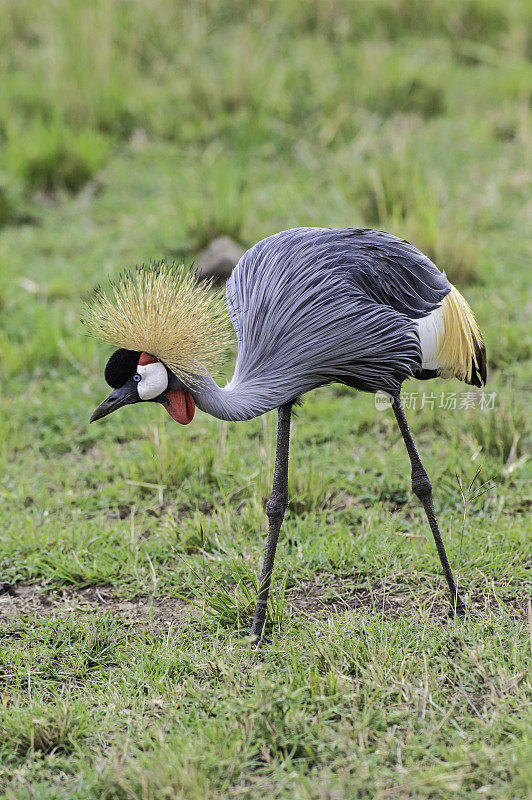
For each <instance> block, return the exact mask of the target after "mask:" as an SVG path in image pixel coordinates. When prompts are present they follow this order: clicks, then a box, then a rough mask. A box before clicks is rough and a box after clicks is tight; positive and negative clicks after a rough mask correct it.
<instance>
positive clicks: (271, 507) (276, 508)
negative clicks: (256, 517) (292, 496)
mask: <svg viewBox="0 0 532 800" xmlns="http://www.w3.org/2000/svg"><path fill="white" fill-rule="evenodd" d="M287 508H288V497H275V498H270V499H269V500H268V502H267V503H266V514H267V515H268V517H282V516H283V515H284V512H285V511H286V509H287Z"/></svg>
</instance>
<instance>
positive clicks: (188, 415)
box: [139, 353, 196, 425]
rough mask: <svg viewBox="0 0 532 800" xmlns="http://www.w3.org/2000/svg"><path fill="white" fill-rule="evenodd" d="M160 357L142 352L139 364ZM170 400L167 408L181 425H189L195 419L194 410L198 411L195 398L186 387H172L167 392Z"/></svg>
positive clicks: (148, 362) (150, 361) (151, 361)
mask: <svg viewBox="0 0 532 800" xmlns="http://www.w3.org/2000/svg"><path fill="white" fill-rule="evenodd" d="M158 360H159V359H158V358H156V357H155V356H151V355H149V353H142V354H141V356H140V358H139V366H145V365H146V364H155V363H156V362H157V361H158ZM165 395H166V398H167V400H168V405H165V408H166V410H167V411H168V413H169V414H170V416H171V417H172V419H175V421H176V422H179V423H181V425H188V424H189V422H192V420H193V419H194V412H195V411H196V404H195V402H194V398H193V397H192V395H191V394H190V393H189V392H186V391H185V390H184V389H170V391H169V392H165Z"/></svg>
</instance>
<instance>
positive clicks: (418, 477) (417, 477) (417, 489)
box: [412, 472, 432, 502]
mask: <svg viewBox="0 0 532 800" xmlns="http://www.w3.org/2000/svg"><path fill="white" fill-rule="evenodd" d="M412 491H413V492H414V494H415V495H416V497H417V498H418V499H419V500H421V502H423V501H424V500H426V499H427V498H429V497H430V496H431V495H432V484H431V482H430V480H429V478H428V475H426V473H424V472H423V473H418V474H415V473H412Z"/></svg>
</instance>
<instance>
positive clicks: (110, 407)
mask: <svg viewBox="0 0 532 800" xmlns="http://www.w3.org/2000/svg"><path fill="white" fill-rule="evenodd" d="M139 402H140V397H139V393H138V391H137V384H136V383H135V381H133V380H129V381H127V382H126V383H125V384H124V385H123V386H121V387H120V388H119V389H114V390H113V391H112V392H111V394H110V395H108V396H107V397H106V398H105V400H104V401H103V403H100V405H99V406H98V408H97V409H95V410H94V411H93V414H92V416H91V418H90V422H96V420H97V419H102V417H106V416H107V415H108V414H112V413H113V411H116V409H117V408H121V407H122V406H127V405H131V403H139Z"/></svg>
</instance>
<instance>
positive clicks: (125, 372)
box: [104, 347, 141, 389]
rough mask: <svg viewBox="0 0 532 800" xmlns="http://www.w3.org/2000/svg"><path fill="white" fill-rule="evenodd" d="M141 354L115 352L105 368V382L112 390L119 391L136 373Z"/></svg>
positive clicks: (122, 351) (128, 351) (121, 349)
mask: <svg viewBox="0 0 532 800" xmlns="http://www.w3.org/2000/svg"><path fill="white" fill-rule="evenodd" d="M140 356H141V353H137V351H136V350H125V349H124V348H123V347H121V348H120V349H119V350H115V351H114V353H113V355H112V356H111V358H110V359H109V361H108V362H107V364H106V367H105V373H104V375H105V380H106V381H107V383H108V384H109V386H111V387H112V388H113V389H119V388H120V387H121V386H123V385H124V383H125V382H126V381H127V380H129V379H130V378H131V376H132V375H134V374H135V372H136V371H137V365H138V363H139V358H140Z"/></svg>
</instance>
